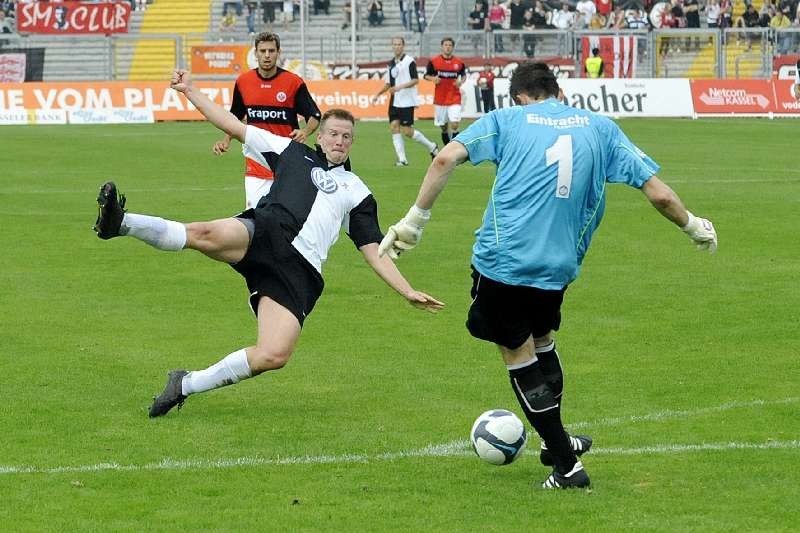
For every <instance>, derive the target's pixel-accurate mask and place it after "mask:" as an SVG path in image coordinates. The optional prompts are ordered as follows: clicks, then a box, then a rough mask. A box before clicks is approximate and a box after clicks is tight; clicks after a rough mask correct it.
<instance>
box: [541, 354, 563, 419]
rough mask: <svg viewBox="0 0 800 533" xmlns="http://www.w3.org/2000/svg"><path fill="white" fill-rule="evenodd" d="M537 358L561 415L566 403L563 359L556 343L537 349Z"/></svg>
mask: <svg viewBox="0 0 800 533" xmlns="http://www.w3.org/2000/svg"><path fill="white" fill-rule="evenodd" d="M536 358H537V359H538V360H539V368H541V369H542V374H544V380H545V382H547V386H548V387H550V390H551V391H552V392H553V398H554V399H555V400H556V402H558V412H559V414H561V406H562V405H563V403H564V396H563V391H564V372H563V370H562V368H561V359H560V358H559V357H558V352H557V351H556V342H555V341H553V342H551V343H550V344H548V345H547V346H539V347H537V348H536Z"/></svg>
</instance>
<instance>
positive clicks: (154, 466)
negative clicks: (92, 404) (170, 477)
mask: <svg viewBox="0 0 800 533" xmlns="http://www.w3.org/2000/svg"><path fill="white" fill-rule="evenodd" d="M798 401H800V398H784V399H782V400H753V401H750V402H729V403H725V404H722V405H718V406H715V407H706V408H703V409H697V410H694V411H675V410H667V411H659V412H656V413H651V414H647V415H637V416H630V417H622V418H602V419H600V420H596V421H594V422H578V423H576V424H571V425H570V426H569V427H570V428H572V429H575V428H588V427H606V426H616V425H620V424H631V423H637V422H646V421H657V420H665V419H669V418H686V417H689V416H699V415H704V414H709V413H718V412H721V411H728V410H731V409H742V408H750V407H765V406H771V405H786V404H791V403H797V402H798ZM798 448H800V441H797V440H791V441H767V442H762V443H758V442H722V443H702V444H658V445H654V446H640V447H635V448H620V447H617V448H599V447H594V448H592V454H593V455H645V454H677V453H687V452H703V451H732V450H734V451H735V450H776V449H783V450H785V449H798ZM526 453H528V454H536V453H538V450H536V449H528V450H527V452H526ZM469 455H472V450H471V447H470V444H469V441H466V440H457V441H453V442H448V443H445V444H431V445H428V446H425V447H424V448H419V449H416V450H406V451H400V452H389V453H381V454H375V455H367V454H344V455H303V456H294V457H277V458H274V459H267V458H263V457H238V458H234V459H182V460H176V459H164V460H162V461H160V462H158V463H146V464H140V465H137V464H127V465H121V464H119V463H97V464H92V465H77V466H56V467H38V466H24V465H23V466H0V475H2V474H64V473H82V472H106V471H115V472H142V471H152V470H204V469H222V468H237V467H250V466H282V465H313V464H347V463H367V462H370V461H395V460H398V459H405V458H409V457H422V458H425V457H463V456H469Z"/></svg>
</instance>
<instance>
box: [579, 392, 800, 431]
mask: <svg viewBox="0 0 800 533" xmlns="http://www.w3.org/2000/svg"><path fill="white" fill-rule="evenodd" d="M797 402H800V398H783V399H781V400H752V401H749V402H741V401H739V402H730V403H724V404H722V405H717V406H714V407H704V408H701V409H694V410H691V411H688V410H687V411H678V410H666V411H657V412H655V413H650V414H646V415H633V416H628V417H618V418H601V419H598V420H595V421H591V422H575V423H574V424H566V426H567V428H569V429H583V428H592V427H609V426H620V425H623V424H631V423H637V422H652V421H659V420H667V419H671V418H688V417H691V416H703V415H707V414H712V413H720V412H722V411H730V410H731V409H747V408H749V407H767V406H771V405H786V404H791V403H797Z"/></svg>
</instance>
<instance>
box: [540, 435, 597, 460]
mask: <svg viewBox="0 0 800 533" xmlns="http://www.w3.org/2000/svg"><path fill="white" fill-rule="evenodd" d="M569 442H570V444H571V445H572V451H573V452H575V455H577V456H578V457H580V456H581V455H583V454H584V453H586V452H588V451H589V449H590V448H591V447H592V437H590V436H589V435H575V436H574V437H573V436H572V435H570V436H569ZM539 461H540V462H541V463H542V464H543V465H544V466H553V454H552V453H550V450H548V449H547V445H546V444H545V443H544V442H542V449H541V451H540V452H539Z"/></svg>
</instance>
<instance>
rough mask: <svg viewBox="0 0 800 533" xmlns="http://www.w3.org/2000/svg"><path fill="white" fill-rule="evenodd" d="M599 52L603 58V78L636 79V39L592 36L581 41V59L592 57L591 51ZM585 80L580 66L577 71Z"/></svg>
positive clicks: (622, 36)
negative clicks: (596, 50) (595, 49)
mask: <svg viewBox="0 0 800 533" xmlns="http://www.w3.org/2000/svg"><path fill="white" fill-rule="evenodd" d="M593 48H597V49H599V50H600V57H601V58H603V77H604V78H635V77H636V55H637V53H638V52H637V50H638V48H637V44H636V37H631V36H624V35H592V36H589V37H583V38H582V39H581V50H582V53H583V56H582V57H583V58H584V59H585V58H587V57H592V49H593ZM579 70H580V72H581V75H580V76H579V77H581V78H585V77H586V72H585V70H584V68H583V66H581V68H580V69H579Z"/></svg>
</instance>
